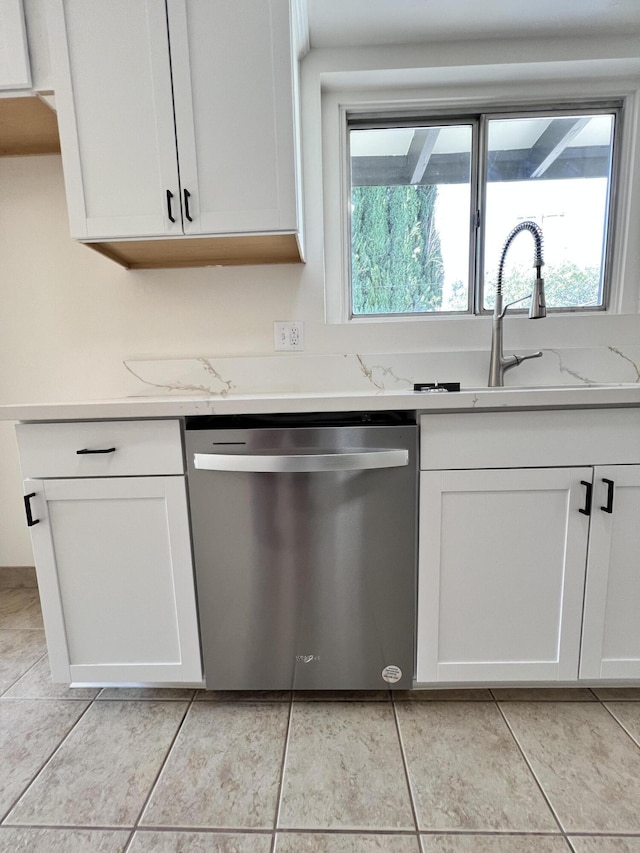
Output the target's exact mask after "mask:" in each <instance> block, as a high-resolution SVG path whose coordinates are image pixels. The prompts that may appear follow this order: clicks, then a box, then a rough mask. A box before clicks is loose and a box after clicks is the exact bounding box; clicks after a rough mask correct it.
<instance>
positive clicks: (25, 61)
mask: <svg viewBox="0 0 640 853" xmlns="http://www.w3.org/2000/svg"><path fill="white" fill-rule="evenodd" d="M30 87H31V67H30V64H29V47H28V44H27V32H26V29H25V25H24V9H23V7H22V0H0V89H29V88H30Z"/></svg>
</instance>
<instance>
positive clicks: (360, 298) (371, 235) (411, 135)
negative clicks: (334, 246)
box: [349, 125, 472, 316]
mask: <svg viewBox="0 0 640 853" xmlns="http://www.w3.org/2000/svg"><path fill="white" fill-rule="evenodd" d="M471 140H472V126H471V125H451V126H442V127H400V128H378V129H366V130H356V129H352V130H351V131H350V134H349V144H350V152H351V308H352V315H353V316H366V315H372V314H413V313H427V312H440V311H458V312H460V311H469V308H470V306H469V231H470V229H469V223H470V209H471V182H470V176H471Z"/></svg>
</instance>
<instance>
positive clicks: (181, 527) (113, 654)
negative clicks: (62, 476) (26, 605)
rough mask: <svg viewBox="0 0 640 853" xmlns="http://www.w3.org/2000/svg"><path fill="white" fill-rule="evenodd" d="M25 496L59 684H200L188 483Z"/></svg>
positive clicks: (89, 483) (101, 483) (96, 484)
mask: <svg viewBox="0 0 640 853" xmlns="http://www.w3.org/2000/svg"><path fill="white" fill-rule="evenodd" d="M25 488H26V490H27V491H26V492H25V494H28V495H32V497H31V498H30V510H31V515H32V517H33V519H34V521H36V522H37V523H35V524H34V525H33V526H32V527H31V537H32V543H33V549H34V555H35V562H36V571H37V575H38V584H39V587H40V592H41V599H42V607H43V616H44V622H45V631H46V635H47V646H48V649H49V657H50V662H51V671H52V676H53V680H54V681H56V682H66V683H87V682H89V683H98V684H144V683H184V682H200V681H201V680H202V667H201V662H200V649H199V638H198V622H197V616H196V603H195V588H194V579H193V567H192V559H191V546H190V537H189V523H188V514H187V501H186V492H185V483H184V478H183V477H117V478H109V479H107V478H99V479H66V480H27V481H26V482H25Z"/></svg>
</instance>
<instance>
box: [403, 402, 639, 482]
mask: <svg viewBox="0 0 640 853" xmlns="http://www.w3.org/2000/svg"><path fill="white" fill-rule="evenodd" d="M637 462H640V408H628V409H560V410H554V411H540V410H534V411H529V412H469V413H467V414H442V415H435V414H434V415H423V416H422V417H421V419H420V468H421V469H422V470H440V469H456V468H457V469H464V468H534V467H548V466H580V465H630V464H635V463H637Z"/></svg>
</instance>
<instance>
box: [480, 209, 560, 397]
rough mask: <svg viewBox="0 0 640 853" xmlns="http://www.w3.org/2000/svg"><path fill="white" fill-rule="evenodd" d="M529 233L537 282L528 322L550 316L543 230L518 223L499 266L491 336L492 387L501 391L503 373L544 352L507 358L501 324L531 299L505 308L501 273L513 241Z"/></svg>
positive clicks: (511, 303)
mask: <svg viewBox="0 0 640 853" xmlns="http://www.w3.org/2000/svg"><path fill="white" fill-rule="evenodd" d="M521 231H529V232H530V233H531V234H532V236H533V239H534V241H535V244H536V245H535V256H534V259H533V265H534V267H535V268H536V282H535V285H534V287H533V293H532V294H530V296H531V306H530V308H529V319H530V320H539V319H540V318H541V317H546V316H547V306H546V303H545V298H544V279H543V278H542V277H541V275H540V268H541V267H542V266H543V264H544V261H543V260H542V229H541V228H540V226H539V225H536V223H535V222H531V220H525V221H524V222H520V223H518V225H516V227H515V228H514V229H513V230H512V231H511V233H510V234H509V236H508V237H507V239H506V240H505V243H504V246H503V247H502V254H501V255H500V263H499V264H498V282H497V287H496V304H495V308H494V311H493V328H492V335H491V359H490V362H489V388H501V387H502V386H503V385H504V374H505V373H506V372H507V370H511V368H512V367H517V366H518V365H519V364H522V362H523V361H527V360H528V359H530V358H541V357H542V352H534V353H531V354H530V355H507V356H505V355H504V353H503V350H502V321H503V320H504V316H505V314H506V313H507V309H508V308H510V307H511V306H512V305H515V304H516V303H517V302H523V301H524V300H525V299H528V298H529V296H523V297H522V298H521V299H515V300H514V301H513V302H509V303H508V304H507V305H505V306H504V308H503V307H502V271H503V268H504V261H505V257H506V255H507V251H508V249H509V246H510V245H511V243H512V242H513V239H514V238H515V237H516V236H517V235H518V234H519V233H520V232H521Z"/></svg>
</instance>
